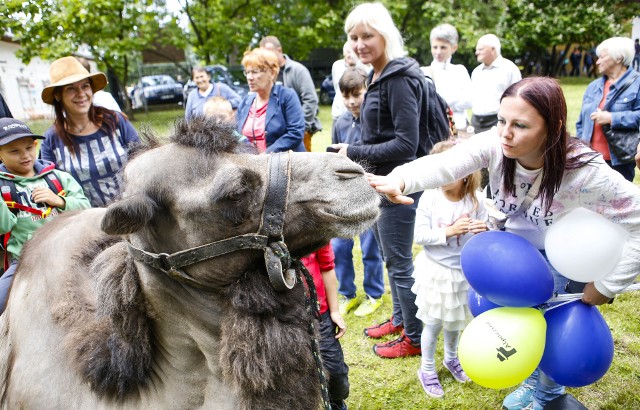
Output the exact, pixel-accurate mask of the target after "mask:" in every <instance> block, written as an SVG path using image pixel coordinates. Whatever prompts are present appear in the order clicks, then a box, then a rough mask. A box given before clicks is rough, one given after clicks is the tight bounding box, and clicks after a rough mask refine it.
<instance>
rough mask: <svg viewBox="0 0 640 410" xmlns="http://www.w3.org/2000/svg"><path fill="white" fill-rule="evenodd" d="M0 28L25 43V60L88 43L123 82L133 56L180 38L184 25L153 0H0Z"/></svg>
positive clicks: (68, 52)
mask: <svg viewBox="0 0 640 410" xmlns="http://www.w3.org/2000/svg"><path fill="white" fill-rule="evenodd" d="M0 15H3V16H9V18H8V19H7V18H5V19H2V21H1V22H0V29H3V30H4V31H6V30H7V29H8V30H10V31H11V33H12V34H13V35H14V36H15V39H16V40H17V41H19V42H20V45H21V47H20V51H19V57H20V58H21V59H22V61H24V62H25V63H27V62H29V61H30V60H31V59H32V58H33V57H35V56H38V57H41V58H43V59H45V60H53V59H56V58H60V57H63V56H67V55H71V54H74V53H76V52H77V51H78V50H79V49H81V47H85V46H86V47H88V49H89V50H90V52H91V54H92V55H93V56H94V58H96V60H98V61H99V62H100V63H101V64H102V65H103V66H104V67H106V70H105V71H107V72H108V73H112V74H113V75H114V76H115V78H117V80H118V82H119V84H120V87H119V88H120V92H124V90H123V89H122V85H123V84H127V83H128V72H129V69H130V67H129V65H130V61H131V58H132V56H134V55H135V54H136V53H139V52H141V51H143V50H145V49H147V48H148V47H150V45H151V44H154V41H155V42H162V41H168V40H167V39H169V38H171V41H172V42H174V43H175V42H176V38H178V39H179V38H182V36H181V35H176V33H178V32H179V31H178V30H179V28H178V26H177V22H176V21H175V19H170V18H167V14H166V11H165V10H164V8H162V7H158V6H156V5H154V2H153V1H152V0H98V1H96V0H8V1H6V2H4V3H1V4H0Z"/></svg>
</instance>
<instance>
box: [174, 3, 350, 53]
mask: <svg viewBox="0 0 640 410" xmlns="http://www.w3.org/2000/svg"><path fill="white" fill-rule="evenodd" d="M179 3H180V6H181V11H182V12H183V13H185V15H186V16H187V18H188V21H189V42H190V44H191V45H192V47H193V51H194V52H195V54H196V56H197V58H198V59H199V60H201V61H202V62H203V63H205V64H211V63H214V62H224V63H228V64H234V63H237V62H238V60H239V59H240V58H241V56H242V53H243V52H244V51H245V50H247V49H248V48H251V47H255V46H257V44H258V42H259V41H260V39H261V38H262V37H263V36H266V35H275V36H277V37H278V38H279V39H280V41H281V42H282V43H283V48H284V50H285V52H286V53H287V54H289V55H291V56H292V57H293V58H294V59H306V58H307V57H308V55H309V53H310V52H311V50H313V49H314V48H318V47H328V48H335V49H342V45H343V44H344V41H345V40H346V35H345V34H344V31H343V28H342V27H343V24H344V19H345V18H346V16H347V13H348V12H349V6H348V5H347V4H348V3H347V2H346V1H342V0H328V1H308V0H307V1H297V0H282V1H278V2H271V1H258V0H240V1H239V0H180V1H179Z"/></svg>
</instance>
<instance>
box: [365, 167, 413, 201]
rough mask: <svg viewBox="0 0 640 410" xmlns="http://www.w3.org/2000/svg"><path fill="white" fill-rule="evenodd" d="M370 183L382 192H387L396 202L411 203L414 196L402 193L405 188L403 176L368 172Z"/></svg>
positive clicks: (390, 198)
mask: <svg viewBox="0 0 640 410" xmlns="http://www.w3.org/2000/svg"><path fill="white" fill-rule="evenodd" d="M366 176H367V180H368V181H369V185H371V186H372V187H373V188H374V189H375V190H376V191H378V192H380V193H381V194H385V195H386V196H387V198H389V201H391V202H393V203H396V204H403V205H411V204H412V203H413V198H410V197H408V196H406V195H402V191H403V190H404V181H403V180H402V178H399V177H394V176H388V175H387V176H381V175H374V174H369V173H367V174H366Z"/></svg>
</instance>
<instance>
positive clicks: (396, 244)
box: [375, 192, 422, 344]
mask: <svg viewBox="0 0 640 410" xmlns="http://www.w3.org/2000/svg"><path fill="white" fill-rule="evenodd" d="M421 195H422V192H416V193H414V194H411V195H409V196H410V197H411V198H413V201H414V202H413V204H412V205H397V204H393V205H387V206H382V207H381V208H380V218H378V221H377V222H376V225H375V228H376V239H378V243H379V244H380V247H381V248H382V257H383V258H384V261H385V264H386V266H387V275H388V277H389V287H390V288H391V298H392V300H393V324H394V325H395V326H397V325H399V324H401V323H402V324H403V325H404V333H405V334H406V335H407V337H408V338H409V339H411V342H413V343H415V344H419V343H420V336H421V334H422V321H421V320H420V319H418V318H417V317H416V313H417V312H418V307H417V306H416V303H415V301H416V295H415V293H413V292H412V291H411V287H412V286H413V283H414V279H413V278H412V277H411V274H412V273H413V253H412V248H413V228H414V225H415V222H416V208H417V207H418V200H419V199H420V196H421Z"/></svg>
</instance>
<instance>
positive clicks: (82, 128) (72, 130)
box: [69, 120, 91, 134]
mask: <svg viewBox="0 0 640 410" xmlns="http://www.w3.org/2000/svg"><path fill="white" fill-rule="evenodd" d="M89 124H91V120H89V121H87V122H86V123H85V124H84V125H83V126H82V127H76V126H75V125H74V126H71V125H69V131H71V132H73V133H75V134H79V133H81V132H82V131H84V130H85V129H86V128H87V127H88V126H89Z"/></svg>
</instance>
